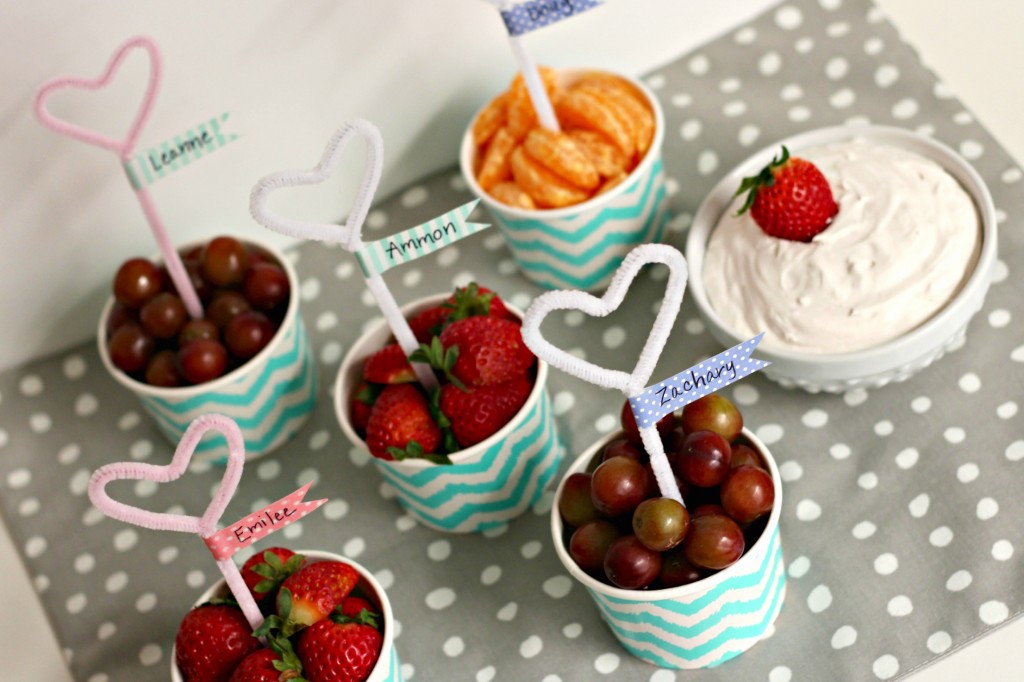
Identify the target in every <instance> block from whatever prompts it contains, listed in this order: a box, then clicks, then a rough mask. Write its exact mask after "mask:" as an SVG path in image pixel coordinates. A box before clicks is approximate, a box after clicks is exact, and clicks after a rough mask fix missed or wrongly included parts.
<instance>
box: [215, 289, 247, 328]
mask: <svg viewBox="0 0 1024 682" xmlns="http://www.w3.org/2000/svg"><path fill="white" fill-rule="evenodd" d="M246 310H252V306H251V305H249V301H247V300H245V296H243V295H242V294H240V293H238V292H237V291H219V292H217V293H216V294H214V295H213V300H212V301H210V305H209V306H207V308H206V316H207V317H208V318H210V319H211V320H213V323H214V324H216V325H217V326H218V327H220V328H221V329H224V327H226V326H228V322H230V321H231V318H233V317H234V316H235V315H238V314H239V313H244V312H245V311H246Z"/></svg>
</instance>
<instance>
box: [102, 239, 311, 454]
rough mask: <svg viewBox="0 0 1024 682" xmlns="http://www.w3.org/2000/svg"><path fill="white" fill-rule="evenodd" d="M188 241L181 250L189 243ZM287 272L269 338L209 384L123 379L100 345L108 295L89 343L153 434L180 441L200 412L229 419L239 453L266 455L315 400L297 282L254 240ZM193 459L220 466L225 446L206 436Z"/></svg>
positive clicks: (293, 429) (280, 256) (289, 267)
mask: <svg viewBox="0 0 1024 682" xmlns="http://www.w3.org/2000/svg"><path fill="white" fill-rule="evenodd" d="M191 246H195V245H190V246H187V247H186V249H187V248H190V247H191ZM259 246H260V248H262V249H264V250H266V251H267V252H269V253H270V254H272V255H273V256H274V258H275V259H276V260H277V261H278V262H279V263H280V265H281V267H283V268H284V270H285V272H286V273H287V275H288V281H289V282H290V284H291V292H292V294H291V300H290V301H289V302H288V310H287V312H286V313H285V316H284V319H283V320H282V322H281V325H280V327H279V328H278V330H277V333H276V334H275V335H274V338H273V339H271V340H270V343H269V344H267V346H266V347H265V348H264V349H263V350H262V351H260V352H259V353H258V354H257V355H256V356H254V357H253V358H251V359H250V360H249V361H248V362H246V363H245V364H244V365H242V366H240V367H238V368H236V369H234V370H233V371H231V372H229V373H227V374H225V375H223V376H221V377H218V378H217V379H215V380H213V381H208V382H206V383H203V384H196V385H194V386H182V387H178V388H163V387H159V386H151V385H149V384H146V383H143V382H141V381H138V380H136V379H134V378H133V377H131V376H128V375H127V374H125V373H124V372H122V371H121V370H119V369H118V368H116V367H115V366H114V364H113V363H112V362H111V360H110V354H109V353H108V352H107V344H106V326H107V318H108V317H109V315H110V313H111V311H112V310H113V307H114V299H113V298H111V299H110V300H108V301H107V304H106V306H105V307H104V309H103V313H102V314H101V315H100V324H99V330H98V333H97V340H98V346H99V354H100V359H101V360H102V362H103V365H104V367H106V368H107V371H108V372H109V373H110V375H111V376H112V377H114V379H116V380H117V382H118V383H120V384H121V385H122V386H124V387H125V388H127V389H128V390H129V391H131V392H132V393H134V394H135V396H136V397H137V398H138V399H139V402H140V403H141V404H142V406H143V408H145V410H146V412H147V413H149V415H150V416H151V417H152V418H153V420H154V421H155V422H156V424H157V427H158V428H159V429H160V431H161V432H162V433H163V434H164V435H165V436H166V437H167V438H168V440H170V441H171V442H172V443H177V442H178V441H179V440H181V437H182V435H183V434H184V433H185V430H186V429H187V428H188V425H189V424H190V423H192V420H194V419H195V418H197V417H199V416H200V415H204V414H211V413H216V414H223V415H226V416H228V417H231V418H232V419H233V420H234V421H235V422H236V423H237V424H238V426H239V427H240V428H241V429H242V435H243V436H244V438H245V455H246V458H248V459H252V458H255V457H260V456H261V455H265V454H267V453H268V452H271V451H272V450H274V449H275V448H277V447H278V446H280V445H281V444H282V443H284V442H285V441H287V440H288V439H289V438H291V437H292V436H293V435H295V433H296V432H297V431H298V430H299V429H300V428H301V427H302V425H303V424H304V423H305V422H306V419H307V418H308V417H309V415H310V413H311V412H312V411H313V406H314V404H315V402H316V384H317V372H316V358H315V357H314V356H313V351H312V349H311V347H310V344H309V338H308V336H307V335H306V329H305V327H304V326H303V323H302V318H301V317H300V315H299V294H298V291H299V283H298V276H297V275H296V274H295V269H294V268H293V267H292V265H291V263H289V262H288V259H287V258H285V256H284V254H283V253H281V252H280V251H278V250H276V249H274V248H272V247H270V246H269V245H266V244H263V243H260V244H259ZM194 456H195V458H196V459H197V460H202V461H207V462H214V463H220V464H223V463H224V462H225V461H226V459H227V443H226V441H225V440H224V438H223V436H221V435H219V434H210V435H209V436H207V437H205V438H204V439H203V440H202V441H201V442H200V443H199V446H198V447H197V448H196V452H195V455H194Z"/></svg>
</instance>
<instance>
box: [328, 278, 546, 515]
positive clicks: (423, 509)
mask: <svg viewBox="0 0 1024 682" xmlns="http://www.w3.org/2000/svg"><path fill="white" fill-rule="evenodd" d="M447 298H448V295H447V294H442V295H438V296H431V297H429V298H423V299H419V300H417V301H413V302H412V303H409V304H408V305H406V306H404V307H403V308H402V313H403V314H404V315H405V316H406V317H407V318H408V317H409V316H410V315H414V314H415V313H417V312H419V311H421V310H424V309H426V308H428V307H430V306H434V305H438V304H440V303H441V302H443V301H444V300H446V299H447ZM506 307H508V309H509V310H510V311H511V312H513V313H515V314H516V315H518V316H519V317H522V313H521V312H520V311H518V310H516V309H515V308H513V307H512V306H510V305H508V304H507V303H506ZM390 335H391V330H390V328H389V327H388V325H387V323H386V322H384V321H383V320H381V321H380V323H378V324H377V325H376V326H374V327H373V328H372V329H370V330H369V331H368V332H367V333H365V334H363V335H362V336H361V337H359V339H358V340H357V341H356V342H355V344H354V345H353V346H352V348H351V349H350V350H349V352H348V354H347V355H346V356H345V359H344V360H343V361H342V363H341V368H340V370H339V371H338V378H337V382H336V384H335V390H334V410H335V413H336V414H337V417H338V423H339V424H340V425H341V430H342V431H344V432H345V435H346V436H347V437H348V439H349V440H350V441H352V443H353V444H354V445H356V446H357V447H360V448H363V449H366V443H365V442H364V441H363V439H362V438H361V437H360V436H359V434H358V433H356V430H355V428H354V427H353V426H352V421H351V417H350V415H349V397H350V396H351V395H352V391H353V389H354V388H355V387H356V386H357V385H358V383H359V380H360V376H361V373H362V368H363V363H364V361H365V360H366V358H368V357H370V356H371V355H373V354H374V353H375V352H377V351H378V350H380V349H381V348H382V347H384V345H385V344H386V343H387V340H388V338H389V337H390ZM547 377H548V365H547V363H545V362H544V361H542V360H540V359H538V360H537V376H536V379H535V380H534V385H533V390H532V391H531V392H530V395H529V396H528V397H527V399H526V403H525V404H524V405H523V407H522V408H521V409H520V410H519V412H518V413H517V414H516V415H515V416H514V417H513V418H512V419H511V420H510V421H509V422H508V423H507V424H505V426H503V427H502V428H501V429H500V430H498V431H497V432H496V433H495V434H493V435H492V436H491V437H490V438H487V439H486V440H483V441H481V442H479V443H477V444H476V445H473V446H471V447H468V448H465V449H463V450H460V451H459V452H456V453H453V454H452V455H450V459H451V461H452V464H450V465H449V464H433V463H431V462H428V461H427V460H423V459H407V460H401V461H387V460H383V459H379V458H377V457H371V460H372V462H373V464H374V466H375V467H376V468H377V471H379V472H380V474H381V475H382V476H383V477H384V480H386V481H387V482H388V483H389V484H390V485H391V487H392V488H394V490H395V495H396V497H397V499H398V502H399V504H401V506H402V507H403V508H404V509H405V510H406V511H407V512H408V513H409V514H410V515H411V516H412V517H413V518H415V519H416V520H417V521H419V522H420V523H422V524H423V525H425V526H428V527H430V528H434V529H436V530H441V531H446V532H450V533H472V532H476V531H482V530H486V529H488V528H493V527H494V526H498V525H501V524H504V523H507V522H508V521H511V520H512V519H514V518H515V517H517V516H519V515H520V514H522V513H523V512H524V511H526V510H527V509H528V508H529V507H530V506H531V505H532V504H534V503H535V502H536V501H537V500H539V499H540V496H541V494H542V493H543V492H544V489H545V488H546V487H547V485H548V484H549V483H550V482H551V481H552V480H553V479H554V476H555V473H556V472H557V470H558V465H559V463H560V461H561V457H562V448H561V445H560V443H559V439H558V433H557V431H556V429H555V418H554V414H553V412H552V407H551V398H550V397H549V395H548V391H547V387H546V385H547Z"/></svg>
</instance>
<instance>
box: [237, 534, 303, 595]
mask: <svg viewBox="0 0 1024 682" xmlns="http://www.w3.org/2000/svg"><path fill="white" fill-rule="evenodd" d="M304 561H305V557H303V556H302V555H301V554H296V553H295V552H293V551H292V550H290V549H286V548H284V547H271V548H270V549H268V550H266V551H264V552H261V553H259V554H253V555H252V556H251V557H249V558H248V559H246V560H245V563H244V564H242V579H243V580H245V585H246V587H248V588H249V594H251V595H252V596H253V598H254V599H255V600H256V601H259V600H261V599H263V598H264V597H267V596H269V595H273V594H274V593H275V592H277V588H278V587H280V586H281V583H282V582H284V579H285V578H287V577H288V576H290V575H291V574H292V573H294V572H295V571H297V570H298V569H299V567H300V566H302V564H303V562H304Z"/></svg>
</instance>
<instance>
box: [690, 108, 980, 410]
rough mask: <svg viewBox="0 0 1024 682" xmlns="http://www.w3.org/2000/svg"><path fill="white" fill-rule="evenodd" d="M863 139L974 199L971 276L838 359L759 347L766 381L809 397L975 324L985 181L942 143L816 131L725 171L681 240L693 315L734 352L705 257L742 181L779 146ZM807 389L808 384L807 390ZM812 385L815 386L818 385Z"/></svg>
mask: <svg viewBox="0 0 1024 682" xmlns="http://www.w3.org/2000/svg"><path fill="white" fill-rule="evenodd" d="M853 138H867V139H870V140H876V141H878V142H880V143H883V144H890V145H892V146H897V147H900V148H903V149H908V150H909V151H913V152H917V153H919V154H921V155H923V156H926V157H927V158H930V159H932V160H933V161H936V162H937V163H939V165H941V166H942V167H943V169H945V170H946V172H948V173H949V174H950V175H951V176H953V178H954V179H955V180H957V182H958V183H960V185H961V186H962V187H963V188H964V190H965V191H966V192H967V193H968V195H969V196H970V197H971V199H972V201H973V202H974V206H975V209H976V211H977V213H978V222H979V230H980V231H981V244H980V247H979V249H978V256H977V259H976V260H975V263H974V266H973V270H972V271H971V273H970V274H969V275H967V276H966V277H965V278H964V280H963V284H962V285H961V287H960V290H959V291H958V292H957V293H956V295H955V296H954V297H953V298H952V299H951V300H950V301H948V302H947V303H946V304H945V305H944V306H943V307H942V308H941V309H940V310H938V311H937V312H936V313H935V314H934V315H932V316H931V317H930V318H928V319H927V320H926V321H925V322H923V323H922V324H921V325H919V326H917V327H915V328H914V329H912V330H910V331H908V332H906V333H905V334H902V335H901V336H899V337H897V338H895V339H891V340H889V341H885V342H883V343H880V344H878V345H876V346H872V347H870V348H866V349H862V350H855V351H848V352H843V353H805V352H800V351H793V350H787V349H769V348H763V347H759V348H758V350H757V353H758V357H760V358H761V359H763V360H767V361H769V362H771V363H772V366H770V367H768V368H767V369H766V370H765V373H766V375H767V376H768V377H769V378H773V379H776V380H780V379H781V380H786V381H792V382H794V383H795V384H797V385H800V386H801V387H803V388H805V389H809V390H813V388H815V387H816V388H821V389H822V390H835V389H836V388H837V384H841V386H839V389H840V390H845V389H847V388H854V387H856V386H858V385H861V384H869V385H870V384H871V383H872V382H873V381H874V380H877V379H878V378H879V376H880V375H884V374H886V373H890V372H894V371H896V370H898V369H899V368H900V367H902V366H903V365H905V364H906V363H908V362H912V361H914V360H917V359H920V358H921V357H924V356H925V355H927V354H928V353H929V352H934V351H935V350H937V349H939V348H941V347H942V346H943V345H944V344H946V343H947V342H948V341H949V340H950V339H951V338H952V337H953V336H954V335H955V334H956V333H958V331H959V330H960V329H962V328H963V327H964V326H965V325H966V323H967V322H968V321H969V320H970V319H971V318H972V317H973V315H974V313H975V312H976V310H977V306H976V305H975V302H976V301H977V300H978V299H979V297H980V298H984V296H985V293H986V292H987V290H988V287H989V284H990V283H991V279H992V271H993V269H994V266H995V261H996V255H997V248H998V236H997V225H996V217H995V206H994V204H993V201H992V196H991V194H990V192H989V190H988V187H987V185H986V184H985V182H984V180H983V179H982V178H981V176H980V175H979V174H978V172H977V171H976V170H975V169H974V168H973V166H971V165H970V164H969V163H968V162H967V161H966V160H965V159H963V158H962V157H961V156H960V155H959V154H957V153H956V152H955V151H953V150H952V149H951V148H950V147H948V146H946V145H945V144H943V143H942V142H939V141H937V140H934V139H932V138H930V137H927V136H925V135H922V134H920V133H916V132H914V131H911V130H907V129H904V128H898V127H893V126H877V125H845V126H831V127H826V128H819V129H815V130H811V131H807V132H804V133H800V134H797V135H792V136H790V137H787V138H784V139H781V140H779V141H778V142H776V143H774V144H772V145H771V146H767V147H764V148H762V149H761V150H760V151H758V152H755V153H754V154H751V155H750V156H748V157H747V159H746V160H745V161H743V162H742V163H740V164H739V165H737V166H736V167H734V168H733V169H732V170H731V171H729V172H728V173H727V174H726V175H725V176H724V177H723V178H722V179H721V180H719V182H718V183H716V185H715V187H714V189H712V190H711V192H709V193H708V195H707V196H706V197H705V198H704V200H703V201H702V202H701V205H700V207H699V208H698V210H697V213H696V214H695V215H694V219H693V223H692V225H691V227H690V228H689V233H688V234H687V237H686V248H685V252H686V260H687V263H688V264H689V266H690V279H689V289H690V292H691V293H692V295H693V297H694V300H695V301H696V304H697V308H698V311H699V312H700V314H701V317H702V318H703V319H704V321H705V323H706V324H707V325H708V327H709V328H710V331H711V332H712V335H713V336H715V337H716V338H717V339H718V340H719V341H720V342H722V343H726V344H727V345H733V344H736V343H740V342H741V341H743V340H745V339H744V338H742V337H741V336H740V335H739V334H737V333H736V332H734V331H732V330H731V329H729V327H728V326H727V325H726V324H725V323H724V322H723V321H722V319H721V318H720V317H719V316H718V314H717V313H716V312H715V310H714V309H713V308H712V307H711V305H710V303H709V301H708V299H707V294H706V292H705V289H704V282H703V262H704V252H705V250H706V248H707V242H708V239H709V238H710V236H711V232H712V231H713V230H714V228H715V225H716V224H717V222H718V218H719V216H721V214H722V212H723V211H725V210H727V209H728V207H729V205H730V204H731V200H732V198H733V196H734V191H735V187H737V186H738V182H739V179H741V178H742V177H743V176H745V175H750V174H752V173H753V172H756V170H757V169H758V168H760V167H762V166H764V165H765V164H766V163H767V162H768V161H770V160H771V159H772V158H773V156H775V155H777V152H778V149H779V147H780V146H781V145H786V146H787V147H788V148H789V149H790V152H791V153H792V152H798V151H799V150H801V149H806V148H808V147H811V146H816V145H819V144H827V143H831V142H840V141H845V140H849V139H853ZM808 384H810V385H808ZM816 384H817V386H815V385H816Z"/></svg>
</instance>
